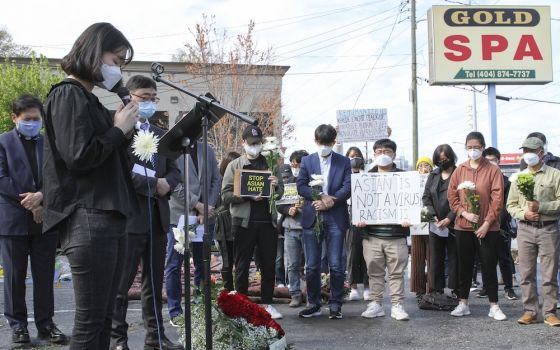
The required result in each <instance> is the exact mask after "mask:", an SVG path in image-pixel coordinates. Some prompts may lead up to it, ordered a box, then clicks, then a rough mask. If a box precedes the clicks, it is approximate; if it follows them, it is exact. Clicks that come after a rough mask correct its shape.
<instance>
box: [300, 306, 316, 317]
mask: <svg viewBox="0 0 560 350" xmlns="http://www.w3.org/2000/svg"><path fill="white" fill-rule="evenodd" d="M317 316H321V306H319V305H316V306H312V307H308V308H306V309H305V310H301V311H300V312H299V317H302V318H310V317H317Z"/></svg>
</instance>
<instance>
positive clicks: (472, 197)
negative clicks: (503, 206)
mask: <svg viewBox="0 0 560 350" xmlns="http://www.w3.org/2000/svg"><path fill="white" fill-rule="evenodd" d="M475 188H476V186H475V184H474V183H473V182H472V181H464V182H462V183H461V184H460V185H459V186H458V187H457V189H458V190H463V191H465V197H466V199H467V204H468V206H469V212H470V213H473V214H476V215H479V214H480V195H478V194H476V192H475ZM471 226H472V228H473V229H474V230H478V222H473V223H471Z"/></svg>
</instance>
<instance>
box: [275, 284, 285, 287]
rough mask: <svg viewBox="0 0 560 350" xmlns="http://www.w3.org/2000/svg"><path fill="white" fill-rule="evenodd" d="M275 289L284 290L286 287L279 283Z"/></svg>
mask: <svg viewBox="0 0 560 350" xmlns="http://www.w3.org/2000/svg"><path fill="white" fill-rule="evenodd" d="M276 288H286V285H285V284H284V283H279V284H278V285H277V286H276Z"/></svg>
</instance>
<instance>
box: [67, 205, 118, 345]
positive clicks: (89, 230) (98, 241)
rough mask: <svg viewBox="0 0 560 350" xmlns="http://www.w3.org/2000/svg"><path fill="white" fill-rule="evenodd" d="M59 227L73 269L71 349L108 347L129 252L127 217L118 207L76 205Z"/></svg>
mask: <svg viewBox="0 0 560 350" xmlns="http://www.w3.org/2000/svg"><path fill="white" fill-rule="evenodd" d="M60 226H61V228H60V232H59V234H60V245H61V247H62V249H63V252H64V254H65V255H66V256H67V257H68V261H69V262H70V268H71V270H72V282H73V285H74V299H75V308H76V314H75V317H74V330H73V332H72V339H71V341H70V350H105V349H109V343H110V340H111V320H112V318H113V308H114V302H115V296H116V294H117V286H118V282H119V280H120V278H121V273H122V267H123V264H124V262H125V259H126V256H125V253H126V240H127V235H126V233H125V229H126V218H125V217H124V216H123V215H121V214H119V213H118V212H116V211H105V210H97V209H86V208H77V209H76V210H75V211H74V212H73V213H72V214H71V215H70V216H69V217H68V218H66V220H65V221H64V223H62V224H61V225H60Z"/></svg>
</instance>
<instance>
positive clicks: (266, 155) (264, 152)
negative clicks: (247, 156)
mask: <svg viewBox="0 0 560 350" xmlns="http://www.w3.org/2000/svg"><path fill="white" fill-rule="evenodd" d="M261 154H262V155H263V156H265V157H268V156H269V155H270V151H262V152H261Z"/></svg>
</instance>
